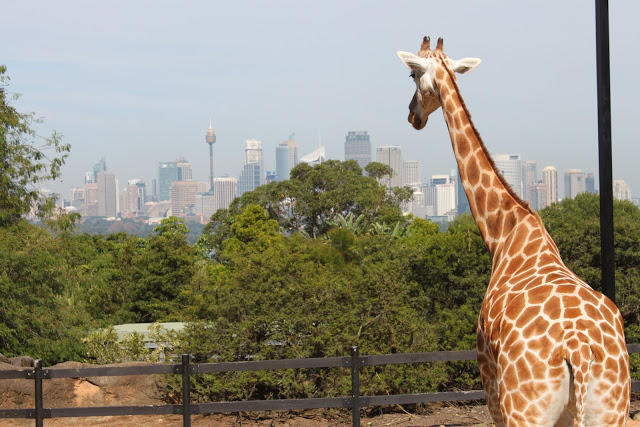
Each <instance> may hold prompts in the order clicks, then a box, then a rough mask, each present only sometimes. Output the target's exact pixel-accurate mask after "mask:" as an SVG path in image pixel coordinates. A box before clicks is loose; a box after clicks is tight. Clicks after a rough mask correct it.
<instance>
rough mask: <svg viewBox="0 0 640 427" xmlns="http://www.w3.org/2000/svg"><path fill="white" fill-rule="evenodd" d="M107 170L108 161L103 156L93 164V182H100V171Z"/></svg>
mask: <svg viewBox="0 0 640 427" xmlns="http://www.w3.org/2000/svg"><path fill="white" fill-rule="evenodd" d="M106 170H107V162H106V160H105V159H104V157H103V158H101V159H100V160H98V161H97V162H96V163H95V164H94V165H93V181H91V182H98V172H104V171H106ZM85 181H86V178H85Z"/></svg>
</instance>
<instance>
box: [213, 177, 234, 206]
mask: <svg viewBox="0 0 640 427" xmlns="http://www.w3.org/2000/svg"><path fill="white" fill-rule="evenodd" d="M213 186H214V188H215V189H214V194H215V199H214V200H215V204H214V207H215V210H218V209H228V208H229V205H231V202H233V199H235V198H236V194H237V192H238V180H237V179H235V178H214V180H213Z"/></svg>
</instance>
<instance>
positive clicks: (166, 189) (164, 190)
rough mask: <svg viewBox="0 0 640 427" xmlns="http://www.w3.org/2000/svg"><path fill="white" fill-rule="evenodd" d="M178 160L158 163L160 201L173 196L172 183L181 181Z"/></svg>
mask: <svg viewBox="0 0 640 427" xmlns="http://www.w3.org/2000/svg"><path fill="white" fill-rule="evenodd" d="M180 180H181V178H180V169H179V168H178V162H160V163H159V164H158V201H160V202H162V201H164V200H169V199H170V198H171V190H170V189H171V183H172V182H174V181H180Z"/></svg>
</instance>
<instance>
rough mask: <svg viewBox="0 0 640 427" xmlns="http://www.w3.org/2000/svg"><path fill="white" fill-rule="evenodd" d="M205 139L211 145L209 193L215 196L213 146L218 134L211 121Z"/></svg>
mask: <svg viewBox="0 0 640 427" xmlns="http://www.w3.org/2000/svg"><path fill="white" fill-rule="evenodd" d="M205 139H206V141H207V144H209V193H211V194H213V144H215V143H216V133H215V132H214V131H213V128H212V127H211V120H209V129H207V135H206V136H205Z"/></svg>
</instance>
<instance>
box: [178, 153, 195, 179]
mask: <svg viewBox="0 0 640 427" xmlns="http://www.w3.org/2000/svg"><path fill="white" fill-rule="evenodd" d="M176 167H177V168H178V180H179V181H191V180H192V179H193V172H192V170H191V162H188V161H187V160H186V159H185V158H184V157H178V159H177V160H176Z"/></svg>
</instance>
